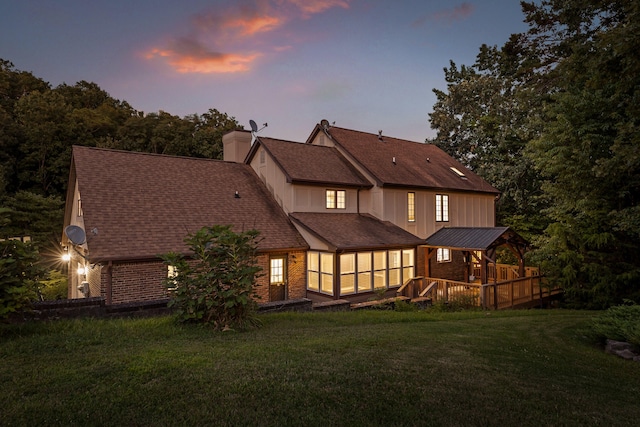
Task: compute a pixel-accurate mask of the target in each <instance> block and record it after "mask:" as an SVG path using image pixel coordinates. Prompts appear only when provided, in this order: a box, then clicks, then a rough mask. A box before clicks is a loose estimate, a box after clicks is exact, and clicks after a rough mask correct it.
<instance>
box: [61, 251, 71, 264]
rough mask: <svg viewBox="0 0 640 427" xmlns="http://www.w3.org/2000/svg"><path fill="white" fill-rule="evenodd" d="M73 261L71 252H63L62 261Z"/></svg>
mask: <svg viewBox="0 0 640 427" xmlns="http://www.w3.org/2000/svg"><path fill="white" fill-rule="evenodd" d="M69 261H71V255H70V254H69V252H67V251H65V252H64V253H63V254H62V262H69Z"/></svg>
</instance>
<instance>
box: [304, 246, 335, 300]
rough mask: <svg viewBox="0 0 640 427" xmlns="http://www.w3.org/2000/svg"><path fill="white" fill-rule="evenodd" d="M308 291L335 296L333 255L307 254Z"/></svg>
mask: <svg viewBox="0 0 640 427" xmlns="http://www.w3.org/2000/svg"><path fill="white" fill-rule="evenodd" d="M307 289H309V290H311V291H316V292H322V293H325V294H329V295H333V254H332V253H329V252H314V251H309V252H308V253H307Z"/></svg>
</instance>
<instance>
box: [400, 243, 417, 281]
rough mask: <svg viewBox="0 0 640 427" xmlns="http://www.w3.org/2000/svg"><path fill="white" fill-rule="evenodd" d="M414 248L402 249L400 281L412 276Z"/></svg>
mask: <svg viewBox="0 0 640 427" xmlns="http://www.w3.org/2000/svg"><path fill="white" fill-rule="evenodd" d="M413 259H414V250H413V249H405V250H403V251H402V283H404V282H406V281H407V280H409V279H412V278H413V276H414V262H413Z"/></svg>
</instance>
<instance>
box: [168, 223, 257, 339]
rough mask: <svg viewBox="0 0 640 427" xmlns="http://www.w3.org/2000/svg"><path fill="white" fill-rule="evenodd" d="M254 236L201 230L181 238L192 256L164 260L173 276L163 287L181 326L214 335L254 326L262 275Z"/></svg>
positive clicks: (227, 229)
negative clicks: (197, 325) (198, 325)
mask: <svg viewBox="0 0 640 427" xmlns="http://www.w3.org/2000/svg"><path fill="white" fill-rule="evenodd" d="M258 234H259V232H258V231H256V230H249V231H243V232H240V233H235V232H233V231H232V230H231V227H230V226H221V225H216V226H213V227H204V228H202V229H200V230H198V231H197V232H196V233H194V234H189V235H188V236H187V237H186V238H185V243H186V244H187V246H188V247H189V249H190V251H191V252H192V254H193V255H192V256H191V257H190V259H187V258H186V257H185V256H183V255H181V254H178V253H169V254H166V255H164V256H163V257H162V258H163V260H164V262H165V264H167V265H168V266H170V267H171V268H173V269H174V271H175V275H174V276H173V277H169V278H167V280H166V281H165V284H166V286H167V287H168V288H169V289H170V291H171V294H172V299H171V301H170V303H169V305H170V306H171V307H175V308H176V313H177V316H178V319H179V320H181V321H184V322H202V323H205V324H207V325H211V326H213V327H214V328H215V329H217V330H228V329H231V328H236V327H237V328H246V327H247V326H250V325H256V324H257V318H256V317H255V314H256V302H255V298H256V297H257V295H256V294H255V293H254V290H253V285H254V282H255V279H256V276H257V274H258V273H259V272H260V270H261V268H260V267H259V266H258V265H257V259H256V251H257V238H258Z"/></svg>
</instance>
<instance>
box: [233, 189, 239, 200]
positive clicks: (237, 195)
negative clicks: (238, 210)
mask: <svg viewBox="0 0 640 427" xmlns="http://www.w3.org/2000/svg"><path fill="white" fill-rule="evenodd" d="M234 197H235V198H236V199H239V198H240V193H238V192H237V191H236V194H235V196H234Z"/></svg>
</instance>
